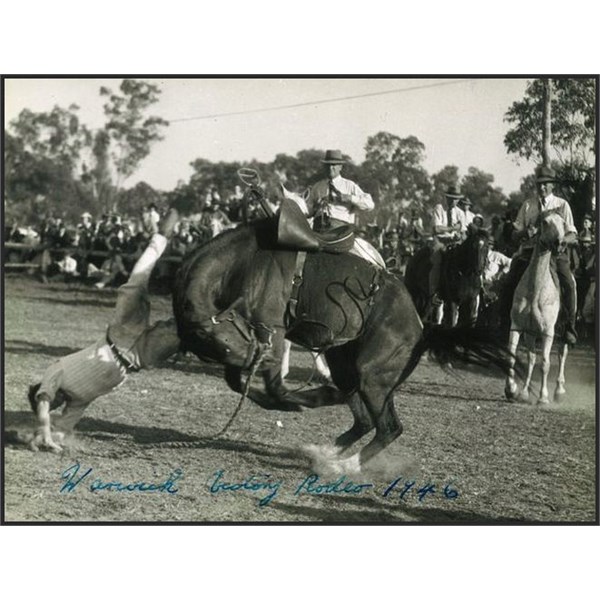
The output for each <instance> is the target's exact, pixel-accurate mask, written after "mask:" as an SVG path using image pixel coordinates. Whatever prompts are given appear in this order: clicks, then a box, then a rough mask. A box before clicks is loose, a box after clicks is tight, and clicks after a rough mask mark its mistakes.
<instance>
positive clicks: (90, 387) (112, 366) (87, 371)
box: [36, 337, 126, 402]
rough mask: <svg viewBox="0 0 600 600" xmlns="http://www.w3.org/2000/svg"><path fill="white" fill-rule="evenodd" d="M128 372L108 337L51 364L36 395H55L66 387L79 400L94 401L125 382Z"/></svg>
mask: <svg viewBox="0 0 600 600" xmlns="http://www.w3.org/2000/svg"><path fill="white" fill-rule="evenodd" d="M125 376H126V371H125V369H124V368H123V367H122V366H121V365H120V364H119V363H118V362H117V361H116V359H115V356H114V354H113V352H112V350H111V349H110V347H109V346H108V343H107V342H106V338H105V337H104V338H102V339H100V340H98V341H97V342H96V343H95V344H92V345H91V346H88V347H87V348H84V349H83V350H80V351H79V352H74V353H73V354H69V355H68V356H64V357H63V358H61V359H60V360H58V361H57V362H55V363H54V364H53V365H51V366H50V367H48V369H47V370H46V372H45V373H44V375H43V377H42V385H41V386H40V389H39V391H38V392H37V394H36V396H37V397H39V396H40V395H41V394H47V395H48V396H49V397H50V398H54V396H55V395H56V392H57V391H58V390H59V389H62V390H64V391H65V392H67V393H68V394H69V396H71V398H72V399H73V400H75V401H82V402H91V401H92V400H94V399H95V398H98V397H99V396H103V395H104V394H108V393H109V392H110V391H112V390H113V389H114V388H115V387H117V386H119V385H120V384H121V383H123V381H125Z"/></svg>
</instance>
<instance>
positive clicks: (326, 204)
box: [308, 175, 375, 225]
mask: <svg viewBox="0 0 600 600" xmlns="http://www.w3.org/2000/svg"><path fill="white" fill-rule="evenodd" d="M330 183H331V184H333V187H334V188H335V189H336V190H337V191H338V192H339V193H340V194H341V196H342V201H343V202H344V204H337V203H336V202H335V201H333V202H332V201H331V200H330V190H329V186H330ZM308 199H309V202H310V203H311V205H312V207H313V211H314V214H315V216H317V217H318V216H320V215H321V214H323V213H324V214H326V215H327V216H328V217H329V218H331V219H337V220H338V221H344V222H345V223H352V224H353V225H354V224H355V223H356V211H357V210H373V208H375V203H374V202H373V198H371V194H367V193H366V192H363V191H362V190H361V189H360V187H359V186H358V185H356V183H354V182H353V181H350V180H349V179H344V178H343V177H342V176H341V175H338V176H337V177H335V178H334V179H332V180H331V182H330V181H329V179H323V180H321V181H318V182H317V183H315V184H314V185H313V186H312V188H311V189H310V195H309V197H308Z"/></svg>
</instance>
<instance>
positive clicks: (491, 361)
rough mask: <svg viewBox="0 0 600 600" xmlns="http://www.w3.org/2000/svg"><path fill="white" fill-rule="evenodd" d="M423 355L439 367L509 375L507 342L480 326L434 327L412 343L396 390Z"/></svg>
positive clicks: (510, 356) (509, 355)
mask: <svg viewBox="0 0 600 600" xmlns="http://www.w3.org/2000/svg"><path fill="white" fill-rule="evenodd" d="M426 352H429V356H430V357H431V358H433V359H434V360H435V361H436V362H437V363H439V364H440V365H448V364H449V363H451V362H461V363H465V364H470V365H479V366H483V367H496V368H498V369H500V370H501V371H502V372H503V373H504V374H508V372H509V369H510V364H511V359H513V358H514V357H513V355H512V354H511V352H510V351H509V350H508V348H507V346H506V343H505V342H503V341H502V340H500V339H499V338H498V337H497V336H495V335H494V334H492V333H490V331H489V329H486V328H483V327H472V326H459V327H452V328H448V327H443V326H440V325H434V326H432V327H429V328H428V329H426V330H424V332H423V336H422V337H421V339H420V340H419V341H418V342H417V343H416V344H415V346H414V348H413V350H412V353H411V356H410V358H409V360H408V363H407V364H406V366H405V367H404V370H403V371H402V373H401V375H400V379H399V380H398V382H397V383H396V385H395V387H398V386H399V385H400V384H401V383H402V382H403V381H404V380H405V379H406V378H407V377H408V376H409V375H410V374H411V373H412V372H413V371H414V370H415V368H416V366H417V365H418V364H419V361H420V360H421V357H422V356H423V354H425V353H426Z"/></svg>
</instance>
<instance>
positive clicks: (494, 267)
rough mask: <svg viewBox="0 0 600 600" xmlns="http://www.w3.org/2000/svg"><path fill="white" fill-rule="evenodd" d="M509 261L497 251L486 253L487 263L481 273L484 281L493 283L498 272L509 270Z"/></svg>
mask: <svg viewBox="0 0 600 600" xmlns="http://www.w3.org/2000/svg"><path fill="white" fill-rule="evenodd" d="M510 263H511V259H510V258H508V256H505V255H504V254H502V252H498V251H497V250H489V251H488V261H487V265H486V267H485V271H484V273H483V278H484V279H485V281H489V282H491V281H493V280H494V279H496V277H498V275H499V274H500V272H501V271H502V272H503V273H505V272H507V271H508V270H509V269H510Z"/></svg>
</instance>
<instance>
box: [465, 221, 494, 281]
mask: <svg viewBox="0 0 600 600" xmlns="http://www.w3.org/2000/svg"><path fill="white" fill-rule="evenodd" d="M489 242H490V235H489V233H488V232H487V231H486V230H485V229H479V228H478V227H473V228H471V229H470V230H469V234H468V235H467V239H466V240H465V241H464V242H463V244H464V248H465V254H464V256H465V262H466V263H467V265H465V269H464V272H465V273H474V274H475V275H482V274H483V272H484V271H485V268H486V265H487V261H488V248H489Z"/></svg>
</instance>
